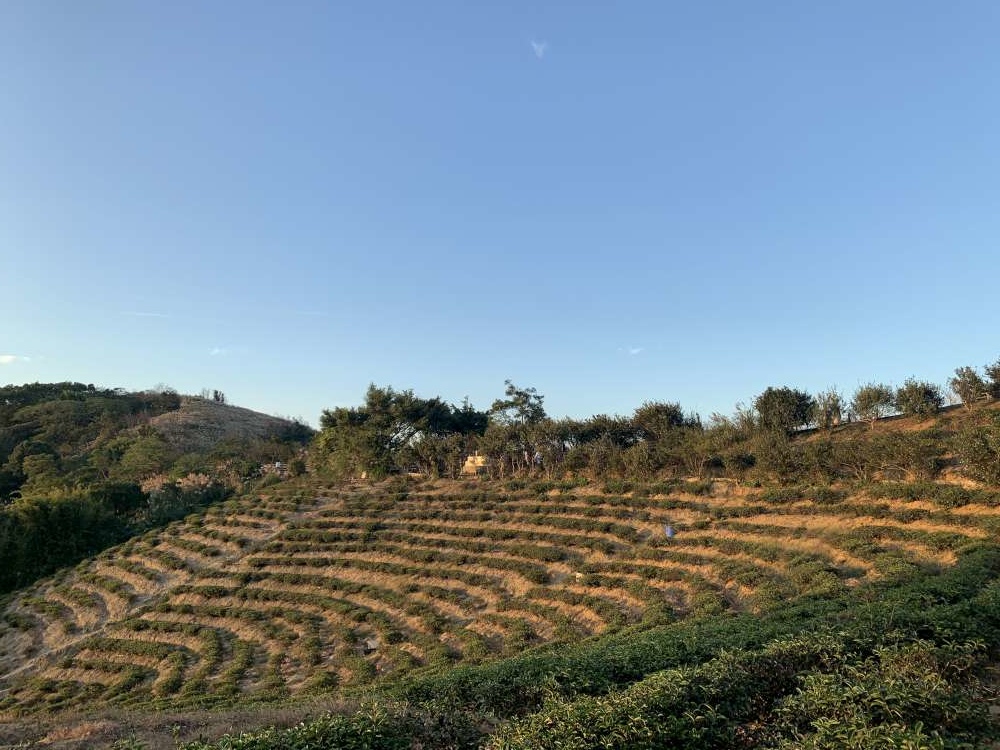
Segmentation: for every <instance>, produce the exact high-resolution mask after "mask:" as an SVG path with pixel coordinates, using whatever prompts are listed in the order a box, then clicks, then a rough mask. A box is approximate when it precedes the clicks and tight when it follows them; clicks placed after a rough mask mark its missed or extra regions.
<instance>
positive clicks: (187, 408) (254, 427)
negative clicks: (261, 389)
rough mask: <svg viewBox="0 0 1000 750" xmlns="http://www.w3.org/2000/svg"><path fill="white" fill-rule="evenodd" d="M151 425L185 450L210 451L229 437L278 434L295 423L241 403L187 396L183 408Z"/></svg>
mask: <svg viewBox="0 0 1000 750" xmlns="http://www.w3.org/2000/svg"><path fill="white" fill-rule="evenodd" d="M150 424H151V425H152V426H153V427H155V428H156V431H157V432H159V433H160V434H161V435H162V436H163V437H164V438H165V439H166V440H167V442H169V443H170V444H171V445H172V446H174V447H176V448H177V449H178V450H180V451H182V452H207V451H209V450H211V449H212V448H213V447H215V446H216V445H218V444H219V443H220V442H221V441H223V440H227V439H240V440H245V439H253V438H257V439H266V438H269V437H272V436H274V435H279V434H281V432H282V431H284V430H286V429H287V428H288V427H290V426H291V424H292V423H291V422H290V421H288V420H287V419H281V418H280V417H272V416H268V415H267V414H261V413H260V412H256V411H251V410H250V409H244V408H242V407H240V406H229V405H228V404H218V403H216V402H214V401H208V400H205V399H201V398H194V397H191V396H185V397H184V398H183V399H182V400H181V408H180V409H178V410H176V411H171V412H167V413H166V414H161V415H160V416H158V417H154V418H153V419H152V420H150Z"/></svg>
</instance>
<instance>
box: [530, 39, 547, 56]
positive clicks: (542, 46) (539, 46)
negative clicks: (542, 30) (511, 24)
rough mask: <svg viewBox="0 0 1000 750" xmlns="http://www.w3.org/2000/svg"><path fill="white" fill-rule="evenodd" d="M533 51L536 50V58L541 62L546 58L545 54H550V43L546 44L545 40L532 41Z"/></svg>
mask: <svg viewBox="0 0 1000 750" xmlns="http://www.w3.org/2000/svg"><path fill="white" fill-rule="evenodd" d="M531 49H532V50H534V52H535V57H537V58H538V59H539V60H541V59H542V58H543V57H545V53H546V52H548V49H549V43H548V42H546V41H544V40H543V41H536V40H535V39H532V40H531Z"/></svg>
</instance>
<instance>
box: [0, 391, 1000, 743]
mask: <svg viewBox="0 0 1000 750" xmlns="http://www.w3.org/2000/svg"><path fill="white" fill-rule="evenodd" d="M46 388H48V387H46ZM43 390H44V389H43ZM49 390H52V389H51V388H49ZM55 390H56V391H59V389H58V388H56V389H55ZM508 390H509V391H512V392H513V393H514V395H515V396H517V395H518V394H521V395H525V396H526V398H525V399H522V402H521V407H523V408H525V409H527V408H528V407H530V406H531V405H532V404H534V405H535V406H537V407H539V408H538V409H537V410H536V412H537V413H539V414H541V413H542V412H541V411H540V397H539V396H537V394H535V393H534V391H533V390H532V389H528V390H525V391H521V390H518V389H516V388H514V387H513V386H509V388H508ZM63 391H65V389H63ZM773 392H774V393H778V394H779V395H781V394H782V393H784V395H783V396H782V397H785V396H788V395H789V394H791V395H792V396H793V397H794V398H795V399H797V400H799V401H801V400H803V399H801V398H799V396H796V395H795V392H793V391H790V390H789V389H785V390H784V392H779V391H773ZM45 393H46V394H48V391H45ZM70 393H71V395H72V393H73V392H72V391H71V392H70ZM79 394H80V396H82V400H83V403H84V406H83V407H81V406H78V405H73V404H69V405H68V406H67V405H66V404H63V403H61V402H62V401H66V400H67V399H66V398H65V397H60V398H57V399H56V403H55V405H54V406H43V407H41V408H39V407H30V408H31V409H33V411H29V412H27V413H28V414H29V415H36V416H37V415H39V414H41V415H46V414H48V415H49V417H52V415H58V414H62V413H66V412H68V411H72V410H77V411H80V410H81V409H82V410H83V411H82V412H80V413H85V412H86V410H87V409H88V408H89V407H87V406H86V404H87V403H88V402H89V399H91V398H93V396H92V395H91V394H90V391H89V390H88V391H86V392H84V391H79ZM48 395H52V394H48ZM57 395H58V394H57ZM799 395H800V396H803V397H804V396H805V394H799ZM63 396H65V393H63ZM99 397H100V398H101V399H102V401H100V402H99V403H100V404H101V407H100V408H101V409H106V408H108V404H109V403H111V404H117V403H119V402H118V401H115V398H118V396H116V395H115V394H111V395H110V396H109V395H108V394H103V395H100V396H99ZM108 399H110V401H109V400H108ZM532 399H536V401H532ZM515 400H516V399H515ZM126 403H128V404H137V405H138V407H135V406H129V407H128V409H124V410H123V409H121V408H120V407H116V408H119V411H120V412H121V414H122V415H123V420H124V422H125V423H127V422H129V421H132V422H133V424H131V425H127V424H126V426H125V429H124V430H123V431H121V432H119V433H117V435H115V436H112V433H104V434H103V436H102V437H100V438H99V439H98V440H97V442H96V443H91V444H90V447H89V448H88V449H87V450H89V451H90V452H89V453H84V454H80V455H83V456H85V460H84V459H80V458H76V459H74V458H73V457H72V456H73V454H72V452H71V451H64V452H63V454H61V455H60V460H59V462H56V461H55V460H54V459H53V460H51V461H48V462H47V463H46V462H40V461H38V460H36V459H33V458H32V459H31V460H29V458H31V457H32V455H37V454H31V453H28V452H26V451H23V450H22V451H19V452H18V451H15V452H13V453H12V454H11V455H12V457H13V458H18V457H21V458H20V460H21V461H22V462H23V463H24V465H25V466H26V467H27V469H28V471H27V472H26V475H27V478H28V481H27V482H25V483H24V484H23V487H25V488H33V487H34V488H36V491H37V492H41V493H42V494H38V495H29V496H26V497H21V498H19V499H17V500H16V501H15V502H14V503H12V504H11V505H9V506H8V507H6V508H4V509H3V513H4V514H5V515H4V516H3V519H5V520H4V523H5V524H6V526H5V527H4V528H3V529H0V531H3V533H4V534H6V536H4V537H3V539H4V540H6V541H4V544H6V545H7V546H6V547H4V548H3V549H4V554H5V555H6V558H5V559H7V560H8V561H9V564H8V565H7V566H6V567H5V568H4V569H5V570H7V571H8V576H7V577H8V578H10V577H11V575H10V574H9V572H11V571H12V572H14V573H15V574H16V575H17V576H20V575H22V574H23V572H24V571H26V570H28V568H26V567H25V565H26V563H30V562H32V561H35V557H37V550H42V549H44V550H49V549H51V550H62V552H60V554H63V555H64V557H63V558H60V559H62V560H63V562H61V563H58V560H57V559H56V558H53V559H52V560H46V561H41V562H42V563H45V564H46V565H49V570H52V569H53V568H52V566H53V565H56V564H59V565H61V569H59V570H58V571H57V572H56V573H55V574H54V575H52V576H50V577H48V578H42V577H40V576H42V575H43V574H44V573H45V571H46V569H45V567H44V566H42V565H35V567H34V568H31V570H33V571H34V572H33V573H32V574H31V575H30V576H27V577H26V578H24V579H22V580H18V581H14V588H16V589H17V590H16V591H14V593H12V594H11V595H10V596H9V597H8V598H7V599H6V600H5V601H4V603H3V606H4V611H3V618H2V621H0V727H3V729H0V744H3V743H5V742H6V743H9V744H18V743H23V742H38V743H40V744H42V745H46V746H55V747H64V748H77V747H98V746H108V745H110V744H111V743H113V742H115V741H116V740H121V741H123V742H126V744H128V743H131V744H130V745H129V746H130V747H145V746H149V747H150V748H159V747H163V748H167V747H175V746H176V745H177V743H178V742H182V741H187V740H199V741H200V740H214V739H215V738H217V737H218V736H219V735H220V734H221V733H223V732H224V731H227V730H245V729H257V728H262V727H267V726H269V725H275V724H278V725H288V724H294V723H296V722H298V721H300V720H301V719H304V718H307V717H316V716H317V713H319V714H321V716H320V718H317V719H315V720H311V721H308V722H306V723H303V724H301V725H300V726H298V727H297V728H293V729H289V730H288V731H287V732H285V733H282V732H281V730H278V729H274V730H264V733H263V734H247V735H245V736H241V737H230V738H229V739H224V740H222V741H221V744H220V745H219V746H218V747H225V748H227V750H233V749H234V748H247V749H249V748H265V747H266V748H271V747H289V748H293V747H302V746H309V747H317V748H339V747H364V748H393V749H396V748H399V749H402V748H418V747H453V748H468V749H469V750H471V749H472V748H479V747H490V748H507V749H508V750H513V748H522V749H523V750H528V749H529V748H531V750H537V748H543V747H553V748H555V747H573V748H586V747H594V748H597V747H601V748H606V747H618V748H622V749H623V750H624V748H634V747H648V748H654V747H663V746H678V747H735V746H740V747H748V748H749V747H755V748H757V747H759V748H792V747H796V748H797V747H816V748H820V747H829V748H833V747H843V746H853V747H859V748H868V747H873V748H874V747H921V748H923V747H929V748H931V747H932V748H938V747H940V748H951V747H954V748H959V747H978V746H982V745H981V741H982V740H983V738H985V737H990V736H994V735H997V734H1000V727H998V726H997V724H996V721H997V720H996V716H997V714H1000V694H998V691H997V685H998V684H1000V679H998V678H997V675H998V671H997V669H996V667H995V665H996V664H998V663H1000V652H998V647H997V644H1000V545H998V544H997V542H996V540H997V535H998V532H1000V464H998V462H997V456H998V453H997V450H996V447H995V446H996V445H997V444H1000V443H997V440H996V438H997V436H998V435H1000V416H998V407H1000V404H998V403H997V402H995V401H994V402H988V401H987V402H983V403H981V404H977V405H975V407H974V408H951V409H943V410H938V409H935V410H933V411H930V412H928V413H922V414H914V415H910V416H895V417H890V418H884V419H874V420H869V421H868V422H864V423H858V422H854V423H847V424H839V425H837V424H828V425H827V426H826V427H824V428H822V429H805V430H803V429H794V428H793V429H788V428H789V425H794V422H788V421H786V422H785V423H784V427H778V428H775V427H768V426H766V425H763V424H762V423H761V421H762V419H763V418H762V417H759V420H761V421H757V420H755V421H753V422H748V421H746V420H743V421H740V420H739V419H738V418H737V419H734V420H725V419H714V418H713V421H712V423H711V424H710V425H709V426H708V427H704V426H702V425H701V423H700V420H698V419H697V418H691V417H687V416H684V415H683V413H682V412H681V410H680V408H679V407H678V406H676V405H672V404H644V405H643V407H642V408H640V409H638V410H637V411H636V414H635V416H634V417H633V418H631V419H623V418H609V417H603V416H598V417H594V418H592V419H591V420H588V421H586V422H572V421H564V422H561V423H555V422H552V421H551V420H547V419H546V418H540V419H537V420H535V421H534V422H530V423H529V422H527V421H525V420H520V419H517V418H514V419H510V420H508V421H497V420H496V419H494V417H493V416H489V417H488V418H487V415H485V414H484V413H481V412H476V411H475V410H474V409H473V408H472V407H471V406H469V405H468V404H464V405H463V406H462V407H461V408H457V407H453V406H449V405H447V404H444V403H443V402H441V401H440V400H438V399H419V398H417V397H416V396H414V394H412V392H409V391H403V392H397V391H394V390H392V389H379V388H376V387H375V386H372V387H370V388H369V391H368V394H367V397H366V406H365V407H363V408H361V409H356V410H348V409H339V410H336V411H335V412H327V413H324V417H323V431H322V432H321V433H320V434H319V435H318V436H317V437H316V439H315V440H313V441H312V443H311V447H310V454H309V464H310V465H311V473H309V474H300V475H299V476H297V477H295V478H291V479H282V478H281V477H279V476H277V475H275V474H270V475H267V476H266V477H263V478H262V477H261V476H260V475H259V467H260V464H261V463H262V462H264V461H266V460H272V461H273V460H276V458H275V457H276V456H282V457H289V456H295V457H296V458H295V460H296V461H299V463H300V471H301V470H304V469H305V462H303V461H302V459H301V458H300V457H299V456H300V455H301V454H300V453H295V452H293V451H301V449H300V448H296V447H295V445H296V444H295V443H294V442H288V441H285V442H282V441H280V440H275V439H274V438H273V437H272V436H273V435H274V433H273V432H272V431H273V430H274V429H278V430H282V429H285V427H286V426H285V425H282V424H280V423H277V422H275V421H271V420H270V419H269V418H264V417H262V415H255V414H253V413H252V412H249V413H248V412H246V410H240V409H237V408H235V407H229V406H226V405H224V404H220V403H215V402H209V401H205V400H203V399H191V398H185V399H177V402H176V403H173V404H171V403H169V402H168V403H166V406H169V407H171V408H163V409H160V412H159V413H158V414H150V413H149V410H148V408H147V407H143V406H142V404H144V403H146V402H145V401H143V400H142V399H141V398H137V399H134V400H133V401H128V402H126ZM504 403H507V402H502V403H501V407H503V408H507V407H504ZM24 408H25V407H24V406H23V405H17V404H14V405H11V406H10V407H9V408H8V410H7V414H8V416H9V415H14V418H13V420H12V421H13V423H15V424H21V423H23V424H30V425H32V426H31V429H32V430H34V431H35V432H34V435H35V436H37V435H39V434H42V433H41V432H39V431H40V430H42V429H43V428H44V429H47V430H49V432H48V433H47V434H50V435H55V436H59V435H62V437H64V438H65V437H67V436H68V437H73V436H75V437H74V439H75V440H76V442H75V443H74V444H75V445H78V446H79V445H82V444H83V442H84V441H83V440H82V436H85V435H86V434H87V430H88V429H90V428H89V427H87V424H88V423H87V422H85V421H81V422H78V425H77V427H76V428H75V431H70V432H69V433H65V432H64V433H59V432H58V431H56V430H55V428H54V425H55V424H56V423H55V421H53V420H52V419H50V420H49V421H48V422H45V421H44V420H37V419H36V420H35V421H34V422H30V423H28V422H24V421H23V420H22V422H20V423H19V422H18V421H17V420H18V419H20V418H21V417H23V415H24V414H25V412H24V411H23V409H24ZM136 408H139V411H138V412H136ZM761 413H762V414H763V413H765V412H761ZM130 414H131V415H133V416H131V417H130V416H129V415H130ZM18 415H20V416H18ZM135 415H138V416H135ZM46 424H48V425H50V426H49V427H45V425H46ZM291 428H292V430H291V434H292V435H293V436H294V435H295V428H296V426H295V425H291ZM19 429H20V428H19ZM288 434H289V433H285V435H286V436H288ZM299 437H300V439H301V437H302V436H299ZM526 441H531V442H526ZM210 442H212V444H213V447H211V448H209V449H205V448H203V449H202V452H200V453H199V452H190V449H192V448H196V447H197V446H199V445H201V446H208V445H209V443H210ZM31 444H32V445H38V444H39V441H37V440H35V442H34V443H31ZM526 444H528V445H534V446H537V449H536V458H535V459H532V460H530V461H529V460H528V459H529V458H530V454H529V453H528V452H527V451H526V450H523V446H524V445H526ZM298 445H301V443H299V444H298ZM99 446H104V447H103V448H100V447H99ZM468 446H475V447H478V448H481V449H483V451H484V454H481V455H484V457H485V464H486V465H485V467H484V468H485V472H486V473H485V474H483V475H480V476H470V477H464V478H461V479H456V478H448V476H449V475H450V474H454V473H455V472H456V471H457V468H456V467H460V466H461V461H456V458H457V457H460V456H461V455H462V453H463V447H465V448H466V449H467V448H468ZM276 451H277V453H276ZM522 454H523V456H522ZM269 456H270V457H271V458H270V459H269V458H268V457H269ZM539 457H540V458H539ZM8 463H9V464H11V462H10V461H9V462H8ZM411 465H415V466H417V467H421V468H423V469H424V473H422V474H421V473H412V472H404V473H395V472H399V471H400V467H407V466H411ZM38 466H43V467H44V466H49V467H50V468H51V467H55V468H56V469H59V468H60V467H62V468H63V469H65V468H70V469H72V471H74V472H76V473H75V474H73V476H76V477H83V476H87V474H86V472H87V471H93V470H95V469H96V470H99V471H102V472H105V473H106V476H107V479H105V480H104V481H103V482H100V483H97V484H94V485H93V486H91V487H90V488H89V489H87V490H86V492H85V494H80V493H81V492H82V490H80V489H73V490H69V489H66V488H63V489H62V490H59V489H51V487H52V485H46V484H45V483H44V482H41V481H38V479H37V478H38V476H45V475H41V474H40V473H39V472H37V471H36V468H37V467H38ZM74 466H75V467H76V468H72V467H74ZM88 467H89V468H88ZM685 468H691V469H694V470H695V471H693V472H690V473H689V474H687V475H685V474H684V473H681V472H683V470H684V469H685ZM359 470H363V471H364V473H365V474H367V473H368V472H369V471H372V473H374V474H376V475H388V476H387V478H384V479H380V480H365V481H359V480H357V479H350V478H349V477H350V475H351V474H352V473H357V472H358V471H359ZM129 472H132V473H131V474H130V473H129ZM135 472H141V473H135ZM207 472H214V476H212V475H210V474H209V473H207ZM32 475H34V476H32ZM67 476H68V475H67ZM130 476H132V477H142V482H143V484H142V491H140V487H139V485H137V484H128V483H124V484H123V483H122V482H121V480H122V479H123V478H127V477H130ZM345 476H346V477H347V478H345ZM226 477H230V478H232V479H230V480H226ZM246 477H250V479H246ZM219 481H233V482H234V483H233V484H230V485H219V484H217V483H218V482H219ZM115 482H117V484H116V483H115ZM46 486H48V487H50V489H48V490H46V489H45V488H46ZM213 488H215V489H213ZM233 490H235V492H233ZM45 492H48V493H50V494H49V495H45V494H44V493H45ZM227 493H231V494H232V495H233V496H232V497H230V498H229V499H225V498H226V497H227ZM39 519H46V520H45V521H44V523H43V522H41V521H39ZM15 522H16V523H20V524H21V526H20V527H15V526H14V525H12V524H14V523H15ZM19 529H21V530H19ZM24 530H28V531H31V534H32V535H26V534H25V533H24ZM110 532H113V533H114V534H119V536H118V538H117V539H116V538H115V537H114V536H113V534H111V533H110ZM46 534H47V536H46ZM95 535H97V536H99V537H100V538H101V539H102V540H104V541H103V542H102V546H97V547H96V548H95V547H91V548H90V552H87V551H86V549H87V548H84V547H82V543H91V541H92V540H93V539H94V538H97V537H95ZM88 540H90V541H88ZM68 542H72V544H69V543H68ZM116 542H120V543H117V544H116ZM110 545H113V546H110ZM32 550H36V552H33V551H32ZM102 550H103V551H102ZM16 555H20V556H21V557H20V558H19V557H17V556H16ZM74 555H75V556H74ZM87 555H90V556H89V557H87ZM33 556H34V557H33ZM84 557H87V559H82V558H84ZM81 559H82V561H81V562H79V564H76V565H75V567H69V566H68V565H67V562H69V563H70V564H74V563H76V561H79V560H81ZM35 562H37V561H35ZM12 580H13V579H12ZM844 695H853V696H855V698H854V699H852V700H851V701H848V702H846V703H845V701H844V698H843V697H842V696H844ZM886 696H888V697H886ZM887 701H888V702H887ZM883 705H884V706H888V708H885V709H883V708H880V706H883ZM327 711H329V712H330V713H329V714H324V712H327ZM208 747H216V746H214V745H205V744H204V743H202V744H199V742H195V743H194V744H192V745H191V746H190V748H189V750H205V749H206V748H208Z"/></svg>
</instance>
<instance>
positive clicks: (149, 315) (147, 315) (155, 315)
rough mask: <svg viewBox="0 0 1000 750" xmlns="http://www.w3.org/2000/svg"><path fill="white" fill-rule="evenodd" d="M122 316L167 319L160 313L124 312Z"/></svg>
mask: <svg viewBox="0 0 1000 750" xmlns="http://www.w3.org/2000/svg"><path fill="white" fill-rule="evenodd" d="M122 315H131V316H132V317H134V318H169V317H170V316H169V315H167V314H166V313H161V312H140V311H137V310H126V311H125V312H123V313H122Z"/></svg>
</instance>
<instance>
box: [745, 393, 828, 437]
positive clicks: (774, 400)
mask: <svg viewBox="0 0 1000 750" xmlns="http://www.w3.org/2000/svg"><path fill="white" fill-rule="evenodd" d="M753 405H754V408H755V409H756V410H757V414H758V417H759V419H760V426H761V427H763V428H764V429H766V430H773V431H779V432H785V433H788V432H792V431H793V430H795V429H796V428H798V427H801V426H803V425H806V424H809V420H810V418H811V417H812V413H813V406H814V401H813V397H812V396H810V395H809V394H808V393H806V392H805V391H800V390H797V389H795V388H787V387H785V388H768V389H767V390H766V391H764V392H763V393H762V394H760V395H759V396H757V398H756V399H755V400H754V402H753Z"/></svg>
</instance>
